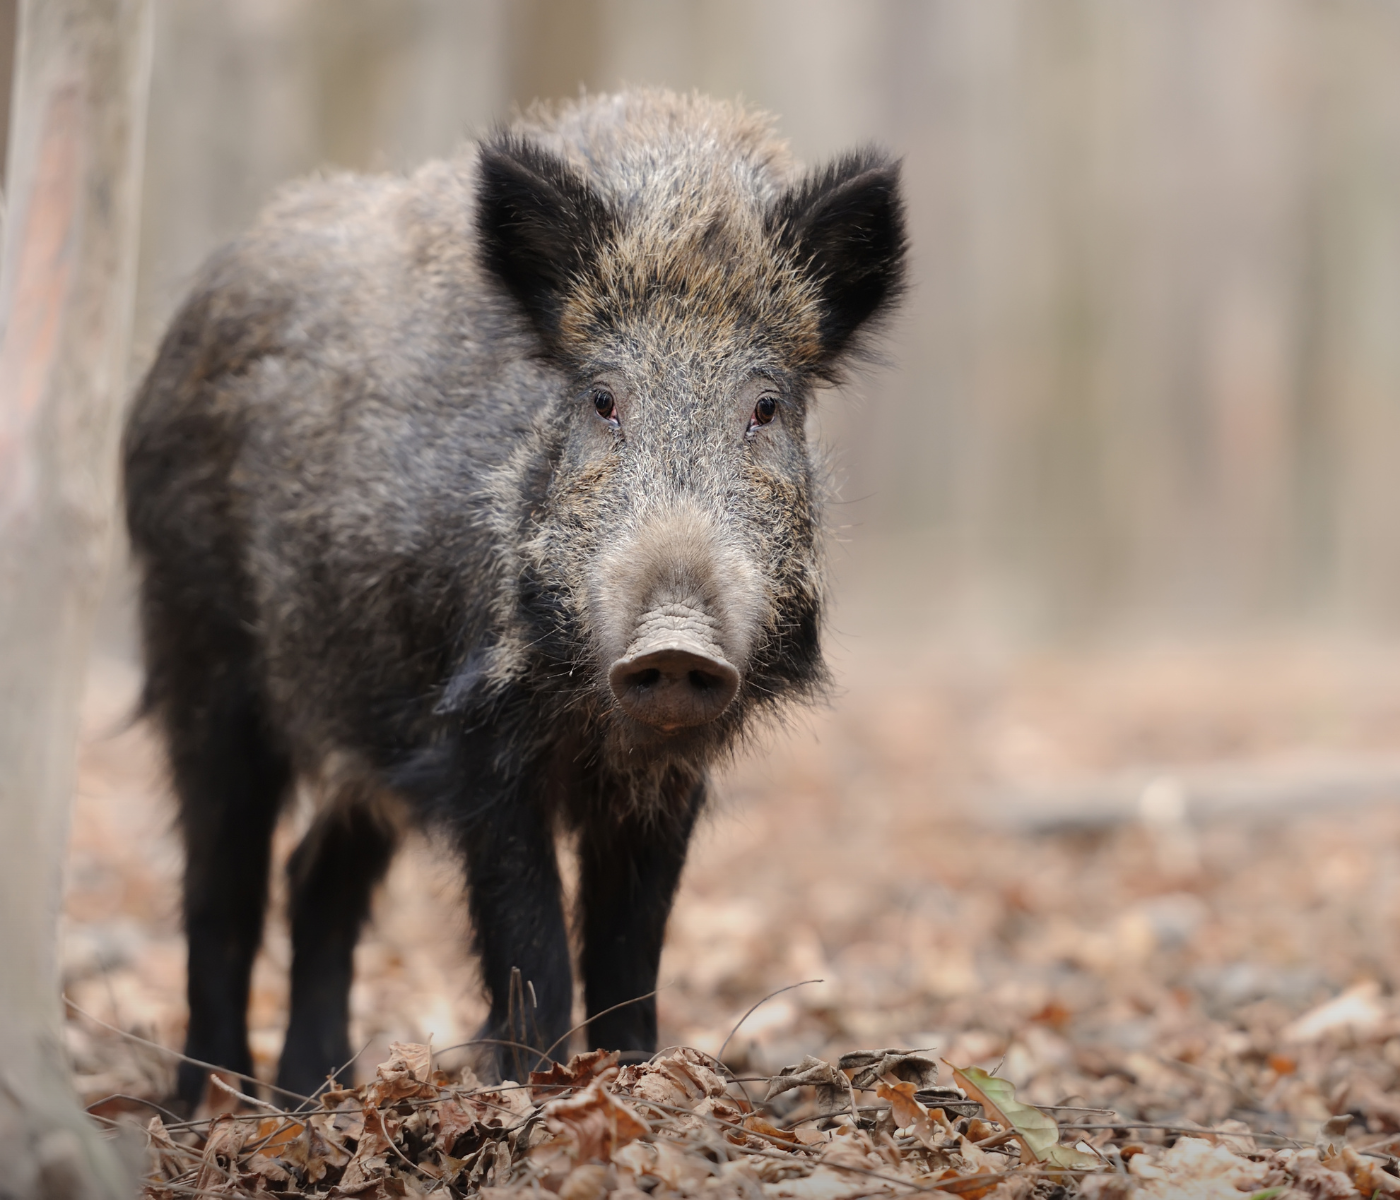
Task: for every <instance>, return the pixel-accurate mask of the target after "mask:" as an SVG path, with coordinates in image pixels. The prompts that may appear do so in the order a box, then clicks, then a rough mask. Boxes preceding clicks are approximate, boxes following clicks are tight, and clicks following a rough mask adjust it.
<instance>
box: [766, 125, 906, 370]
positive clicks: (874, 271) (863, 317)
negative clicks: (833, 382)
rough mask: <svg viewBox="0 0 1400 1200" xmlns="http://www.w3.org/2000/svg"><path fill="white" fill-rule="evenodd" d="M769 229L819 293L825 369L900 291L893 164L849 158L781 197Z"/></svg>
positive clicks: (900, 238)
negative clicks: (789, 252) (813, 283)
mask: <svg viewBox="0 0 1400 1200" xmlns="http://www.w3.org/2000/svg"><path fill="white" fill-rule="evenodd" d="M768 223H769V228H770V229H771V230H772V231H773V232H774V233H775V234H776V235H777V237H778V241H779V243H780V244H781V245H783V246H785V247H787V248H788V249H790V250H791V251H792V252H793V254H794V255H795V257H796V259H797V261H798V262H799V263H801V264H802V265H803V266H804V267H805V268H806V270H807V271H808V273H809V274H810V275H811V276H812V278H813V280H814V281H815V283H816V285H817V289H818V292H819V294H820V297H821V306H822V316H821V322H820V326H819V332H820V337H821V341H822V355H823V358H824V360H825V362H826V363H830V362H831V361H832V360H833V359H835V358H836V357H837V356H838V355H840V354H841V352H842V351H843V350H846V349H847V348H849V346H850V344H851V339H852V337H853V336H854V335H855V334H856V332H857V330H859V329H860V327H861V326H862V325H863V324H864V323H865V322H866V321H868V320H870V318H872V317H875V316H878V315H879V314H880V313H881V312H883V311H885V310H887V309H888V308H889V307H890V305H891V304H893V302H894V301H895V300H897V299H898V298H899V295H900V292H901V291H902V290H903V286H904V254H905V246H906V242H905V234H904V203H903V201H902V200H901V199H900V194H899V164H898V163H897V162H891V161H890V160H889V159H888V158H886V157H885V156H884V155H883V154H880V153H879V152H878V151H874V150H866V151H859V152H857V153H854V154H848V155H846V156H845V157H844V158H841V159H838V160H837V161H836V162H834V163H832V164H831V165H830V166H828V167H826V168H824V169H823V170H820V171H815V172H813V173H812V174H811V175H809V176H808V177H807V178H806V179H805V180H803V181H802V182H801V183H800V184H798V185H797V186H796V187H794V188H792V189H791V190H790V191H788V192H787V193H786V194H785V195H783V196H781V197H780V198H779V199H778V201H777V203H776V204H775V205H774V206H773V208H772V210H771V211H770V213H769V218H768Z"/></svg>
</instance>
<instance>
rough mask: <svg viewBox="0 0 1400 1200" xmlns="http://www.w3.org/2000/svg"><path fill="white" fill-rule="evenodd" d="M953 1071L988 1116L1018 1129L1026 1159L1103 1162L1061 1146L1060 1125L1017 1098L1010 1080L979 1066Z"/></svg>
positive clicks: (1066, 1165) (1085, 1166) (1077, 1164)
mask: <svg viewBox="0 0 1400 1200" xmlns="http://www.w3.org/2000/svg"><path fill="white" fill-rule="evenodd" d="M948 1065H949V1066H950V1067H952V1064H951V1063H949V1064H948ZM952 1070H953V1078H954V1079H955V1080H957V1082H958V1084H959V1086H960V1087H962V1088H963V1089H964V1090H965V1091H966V1092H967V1094H968V1095H969V1096H970V1097H972V1099H974V1100H976V1101H977V1102H978V1103H979V1104H981V1105H982V1109H983V1111H984V1112H985V1113H986V1114H987V1116H989V1117H991V1119H992V1120H994V1121H997V1122H999V1123H1000V1124H1002V1125H1004V1126H1006V1127H1007V1128H1009V1129H1013V1130H1015V1132H1016V1136H1017V1138H1018V1139H1019V1140H1020V1142H1021V1145H1022V1146H1023V1147H1024V1153H1023V1154H1022V1161H1023V1162H1038V1163H1048V1164H1050V1165H1051V1166H1055V1167H1060V1168H1063V1169H1065V1170H1095V1169H1097V1168H1099V1167H1101V1166H1103V1165H1104V1164H1103V1160H1102V1159H1101V1158H1099V1157H1098V1156H1097V1155H1095V1154H1090V1153H1087V1152H1085V1151H1083V1150H1078V1149H1076V1148H1075V1147H1073V1146H1062V1145H1060V1127H1059V1125H1058V1124H1057V1123H1056V1122H1055V1120H1054V1118H1053V1117H1051V1116H1049V1115H1048V1114H1046V1113H1043V1112H1041V1111H1040V1109H1038V1108H1035V1107H1033V1106H1031V1105H1029V1104H1022V1103H1021V1102H1020V1101H1019V1100H1017V1099H1016V1089H1015V1088H1014V1087H1012V1085H1011V1084H1010V1083H1009V1082H1008V1081H1007V1080H1005V1079H998V1078H996V1076H994V1075H989V1074H987V1072H986V1071H983V1070H980V1069H979V1068H977V1067H966V1068H961V1069H960V1068H957V1067H952Z"/></svg>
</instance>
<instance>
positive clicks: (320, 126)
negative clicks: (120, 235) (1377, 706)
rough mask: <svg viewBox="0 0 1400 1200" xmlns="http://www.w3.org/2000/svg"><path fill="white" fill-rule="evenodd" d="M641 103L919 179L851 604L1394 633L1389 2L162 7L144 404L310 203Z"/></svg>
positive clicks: (848, 401)
mask: <svg viewBox="0 0 1400 1200" xmlns="http://www.w3.org/2000/svg"><path fill="white" fill-rule="evenodd" d="M10 20H11V21H12V18H10ZM3 32H4V31H3V29H0V36H3ZM624 83H633V84H660V85H665V86H669V87H672V88H678V89H691V88H698V89H701V90H704V91H707V92H711V93H714V94H717V95H721V96H741V97H743V98H745V99H746V100H748V101H749V102H751V103H753V104H756V105H759V106H761V107H763V108H766V109H768V110H770V111H771V112H773V113H774V114H776V115H777V117H778V119H779V123H780V128H781V129H782V130H783V131H784V132H785V133H786V134H787V135H788V136H789V137H790V138H791V139H792V141H793V143H794V145H795V148H796V150H797V152H798V154H799V155H800V156H801V157H802V158H803V159H805V160H807V161H809V162H816V161H818V160H821V159H823V158H824V157H826V156H828V155H831V154H833V153H836V152H839V151H840V150H842V149H843V148H845V147H848V146H850V145H852V144H855V143H859V142H863V141H870V140H874V141H878V142H881V143H884V144H886V145H887V146H889V147H891V148H893V149H894V150H895V151H897V152H898V153H900V154H902V155H904V156H905V164H906V173H907V174H906V179H907V187H908V199H909V210H910V218H911V228H912V234H913V238H912V241H913V284H914V286H913V289H912V294H911V296H910V302H909V304H908V306H907V309H906V311H905V313H904V314H903V316H902V317H901V319H900V320H899V321H898V323H897V324H896V326H895V327H894V329H893V331H892V335H891V337H890V338H889V339H888V342H887V353H888V360H889V361H888V366H887V367H886V368H879V369H876V370H874V371H872V372H870V373H868V374H867V375H866V376H864V377H862V378H860V379H859V380H857V381H856V383H855V385H854V386H853V387H851V388H848V389H847V390H846V394H844V395H841V396H837V397H833V398H832V399H831V401H830V403H829V404H828V406H827V408H826V411H825V413H824V416H823V418H822V420H823V423H824V429H825V434H826V436H827V439H828V440H829V441H830V443H831V444H832V446H833V448H834V449H835V451H836V455H837V459H838V462H839V463H840V475H841V480H842V496H843V504H842V505H841V506H840V507H839V508H838V509H837V510H836V514H835V515H836V521H837V523H838V524H839V525H840V526H842V527H843V538H844V539H846V540H847V541H848V545H846V546H845V547H844V548H843V549H842V550H841V551H840V552H839V553H838V554H837V555H836V565H837V570H838V576H839V577H840V578H842V579H844V580H846V581H847V587H846V589H845V590H846V591H853V590H854V591H859V590H860V586H859V581H865V582H866V583H869V582H870V581H872V580H879V597H880V603H881V607H882V611H883V612H884V614H885V615H886V616H888V615H889V613H890V611H891V605H897V606H900V607H901V610H902V612H903V615H904V616H905V617H906V618H907V619H913V620H921V621H922V620H928V621H930V622H931V623H932V625H933V626H934V627H936V628H939V629H942V630H944V631H952V630H957V629H967V628H969V627H972V628H982V629H995V630H1000V631H1003V632H1007V631H1010V632H1012V633H1016V634H1020V635H1030V636H1032V637H1036V636H1044V635H1064V634H1069V635H1075V634H1082V633H1096V632H1100V631H1103V630H1105V629H1109V630H1123V629H1129V630H1131V629H1142V628H1147V629H1153V630H1156V629H1163V628H1166V629H1171V630H1212V631H1216V632H1219V631H1222V630H1224V631H1229V630H1237V629H1239V628H1242V627H1243V628H1252V627H1257V626H1258V625H1259V624H1260V623H1264V624H1267V625H1269V626H1274V627H1277V626H1279V625H1284V626H1289V625H1296V624H1298V623H1300V622H1301V623H1305V624H1315V623H1321V624H1323V625H1329V626H1334V625H1341V626H1344V627H1348V628H1356V627H1360V628H1363V629H1371V630H1384V629H1389V628H1391V627H1392V626H1394V625H1395V624H1396V623H1397V622H1398V621H1400V552H1397V547H1396V535H1395V532H1394V526H1395V521H1394V517H1393V510H1394V508H1395V499H1394V498H1395V496H1396V494H1397V480H1400V6H1397V5H1394V4H1390V3H1385V2H1381V0H1346V2H1343V3H1321V2H1318V0H1231V2H1230V3H1220V2H1219V0H1137V2H1135V3H1132V4H1122V3H1119V2H1117V0H1064V2H1062V3H1055V4H1045V3H1040V2H1038V0H977V3H960V2H958V0H860V2H859V3H857V2H854V0H236V2H230V0H159V3H157V5H156V34H155V57H154V77H153V91H152V97H151V106H150V128H149V142H148V153H147V168H146V188H145V214H144V220H143V224H142V246H141V273H140V295H139V301H138V305H139V307H138V319H137V331H136V337H135V344H134V347H133V353H132V372H133V377H135V375H136V374H137V373H138V372H139V371H141V370H142V369H144V367H145V365H146V363H147V362H148V361H149V359H150V357H151V355H152V354H153V352H154V348H155V345H156V342H157V340H158V338H159V335H160V332H161V329H162V328H163V326H164V324H165V322H166V321H167V319H168V317H169V316H170V314H171V312H172V310H173V308H174V306H175V305H176V303H177V302H178V300H179V297H180V296H181V293H182V291H183V290H184V289H185V287H186V286H187V284H188V282H189V280H190V277H191V275H192V273H193V271H194V270H195V269H196V267H197V265H198V264H199V263H200V261H201V260H202V259H203V258H204V257H205V256H206V255H207V254H208V253H209V252H210V251H211V250H212V249H213V248H214V247H216V246H217V245H219V244H220V243H221V242H223V241H224V240H225V239H227V238H229V237H231V236H233V235H235V234H236V233H238V232H239V231H240V230H242V229H243V228H244V227H245V226H246V225H247V224H248V223H249V221H250V220H251V218H252V217H253V215H254V214H255V212H256V211H257V210H258V208H259V207H260V206H261V205H262V204H263V203H264V202H265V201H266V200H267V199H268V197H269V196H270V195H271V194H272V192H273V191H274V190H275V189H276V188H277V187H278V185H279V184H281V183H283V182H284V181H286V180H288V179H291V178H294V177H296V176H299V175H303V174H305V173H307V172H311V171H335V170H371V171H384V170H408V169H411V168H412V167H413V166H414V165H415V164H417V163H419V162H421V161H422V160H423V159H425V158H427V157H430V156H433V155H442V154H448V153H451V152H452V151H453V149H454V148H455V147H457V146H458V145H460V144H461V142H462V141H463V140H464V139H466V138H468V137H470V136H472V135H473V134H474V133H476V132H478V131H480V130H483V129H485V128H488V127H489V126H490V125H491V124H492V123H493V122H495V121H497V120H499V119H501V118H502V117H505V116H507V115H508V114H509V113H510V111H511V110H512V108H513V107H515V106H519V105H524V104H527V103H529V102H530V101H531V100H533V99H535V98H546V99H548V98H558V97H569V96H573V95H575V94H577V92H578V90H579V89H580V88H587V89H590V90H597V89H609V88H614V87H617V86H619V85H622V84H624Z"/></svg>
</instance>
